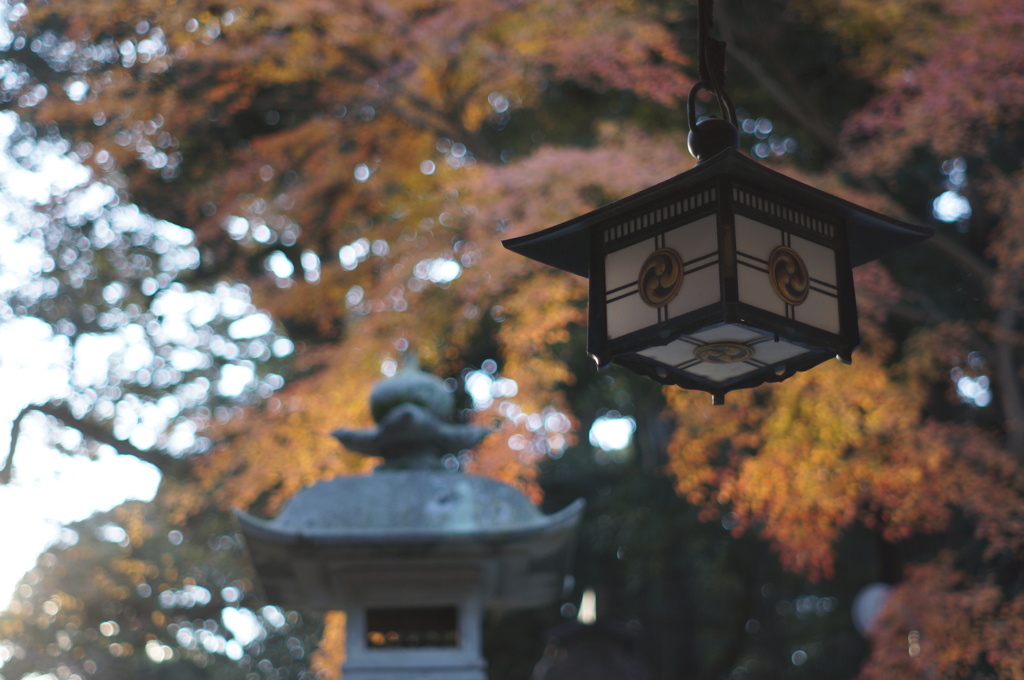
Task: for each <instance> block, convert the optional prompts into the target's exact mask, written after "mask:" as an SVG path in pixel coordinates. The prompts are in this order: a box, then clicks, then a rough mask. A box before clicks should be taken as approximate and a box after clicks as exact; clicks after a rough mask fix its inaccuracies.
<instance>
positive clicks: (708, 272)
mask: <svg viewBox="0 0 1024 680" xmlns="http://www.w3.org/2000/svg"><path fill="white" fill-rule="evenodd" d="M665 245H666V246H667V247H669V248H672V249H673V250H675V251H676V252H677V253H679V256H680V257H682V258H683V263H684V265H683V285H682V287H681V288H680V289H679V295H678V296H677V297H676V298H675V299H674V300H673V301H672V302H670V303H669V305H668V316H669V318H674V317H677V316H680V315H682V314H687V313H689V312H692V311H694V310H697V309H700V308H701V307H707V306H708V305H711V304H715V303H716V302H718V301H719V300H720V299H721V279H720V278H719V273H718V264H717V262H718V258H717V257H714V254H715V253H717V252H718V216H717V215H706V216H704V217H702V218H700V219H699V220H695V221H693V222H690V223H689V224H686V225H683V226H682V227H679V228H678V229H673V230H672V231H669V232H666V233H665ZM702 258H703V259H702ZM711 262H715V264H712V265H711V266H708V267H705V268H703V269H701V267H702V266H704V265H708V264H710V263H711Z"/></svg>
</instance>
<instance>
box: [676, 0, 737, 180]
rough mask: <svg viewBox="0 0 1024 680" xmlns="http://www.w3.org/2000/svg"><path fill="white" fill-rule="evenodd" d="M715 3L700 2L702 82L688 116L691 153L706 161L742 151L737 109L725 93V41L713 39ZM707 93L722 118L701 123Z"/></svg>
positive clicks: (699, 65) (692, 96)
mask: <svg viewBox="0 0 1024 680" xmlns="http://www.w3.org/2000/svg"><path fill="white" fill-rule="evenodd" d="M713 9H714V0H697V23H698V34H697V69H698V75H699V78H700V79H699V80H698V81H697V82H696V83H695V84H694V86H693V88H691V89H690V94H689V95H688V96H687V98H686V116H687V122H688V123H689V125H690V136H689V140H688V144H689V147H690V153H692V154H693V156H694V157H695V158H696V159H697V160H698V161H702V160H706V159H707V158H710V157H711V156H714V155H715V154H717V153H719V152H720V151H723V150H725V149H729V148H732V149H736V148H739V132H738V127H739V126H738V124H737V122H736V110H735V109H734V107H733V105H732V100H731V99H729V95H727V94H726V93H725V42H724V41H722V40H718V39H716V38H713V37H711V29H712V27H713V26H714V16H713ZM701 90H707V91H708V92H710V93H711V94H713V95H714V97H715V99H716V100H717V101H718V108H719V111H720V112H721V115H722V117H721V118H708V119H705V120H703V121H700V122H699V123H698V121H697V95H698V93H700V91H701Z"/></svg>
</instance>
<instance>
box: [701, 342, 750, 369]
mask: <svg viewBox="0 0 1024 680" xmlns="http://www.w3.org/2000/svg"><path fill="white" fill-rule="evenodd" d="M693 354H694V355H695V356H696V357H697V358H698V359H700V360H701V361H703V362H704V363H706V364H738V363H739V362H741V361H746V360H747V359H749V358H750V357H752V356H754V350H752V349H750V348H749V347H747V346H746V345H744V344H741V343H739V342H713V343H711V344H709V345H701V346H700V347H698V348H697V349H695V350H693Z"/></svg>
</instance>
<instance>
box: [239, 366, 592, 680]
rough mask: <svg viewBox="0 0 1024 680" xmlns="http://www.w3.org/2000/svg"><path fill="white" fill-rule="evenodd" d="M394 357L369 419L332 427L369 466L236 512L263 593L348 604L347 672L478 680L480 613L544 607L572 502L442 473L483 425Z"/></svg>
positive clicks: (562, 554)
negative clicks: (262, 514)
mask: <svg viewBox="0 0 1024 680" xmlns="http://www.w3.org/2000/svg"><path fill="white" fill-rule="evenodd" d="M454 411H455V400H454V397H453V395H452V394H451V392H450V391H449V390H447V389H446V388H445V386H444V383H443V382H442V381H441V380H439V379H438V378H436V377H434V376H430V375H428V374H426V373H423V372H422V371H420V370H419V369H418V368H417V367H416V366H415V365H412V366H407V367H406V368H405V369H403V370H402V371H401V372H400V373H399V374H398V375H397V376H395V377H394V378H391V379H389V380H385V381H382V382H381V383H379V384H378V385H377V386H376V387H375V388H374V390H373V394H372V396H371V412H372V414H373V417H374V420H375V421H376V426H375V427H373V428H370V429H366V430H346V429H341V430H337V431H335V432H333V433H332V435H333V436H334V437H335V438H337V439H338V440H339V441H340V442H342V444H344V445H345V446H346V447H348V448H349V449H351V450H353V451H356V452H358V453H363V454H365V455H370V456H375V457H380V458H382V459H383V460H384V462H383V463H382V464H381V465H380V466H378V467H377V468H376V470H375V471H374V473H373V474H371V475H362V476H348V477H338V478H335V479H331V480H327V481H322V482H318V483H316V484H314V485H312V486H310V487H307V488H305V489H303V490H301V491H299V492H298V493H297V494H296V495H295V496H294V497H293V498H292V499H291V500H289V501H288V502H286V503H285V505H284V506H283V508H282V509H281V512H280V513H279V514H278V516H277V517H274V518H273V519H263V518H259V517H255V516H253V515H250V514H249V513H246V512H242V511H237V512H236V515H237V517H238V521H239V524H240V526H241V531H242V534H243V535H244V536H245V539H246V544H247V547H248V550H249V554H250V557H251V558H252V561H253V563H254V565H255V567H256V572H257V576H258V579H259V581H260V583H261V585H262V589H263V591H264V593H265V595H266V598H267V600H269V601H270V602H273V603H275V604H280V605H284V606H286V607H289V608H297V609H317V610H335V609H342V610H345V611H346V613H347V615H348V616H347V626H348V630H347V634H346V662H345V666H344V669H343V672H344V674H345V677H346V679H347V680H361V679H366V680H370V679H379V680H401V679H403V678H410V679H411V678H416V679H417V680H427V679H430V680H433V679H436V680H485V678H486V674H485V670H484V669H485V667H486V663H485V662H484V660H483V657H482V654H481V640H480V636H481V627H482V612H483V608H485V607H489V608H527V607H537V606H542V605H546V604H550V603H552V602H555V601H556V600H557V598H558V597H559V596H560V594H561V591H562V589H563V583H564V580H565V575H566V573H567V570H568V567H569V562H570V559H571V555H572V551H573V546H574V543H575V535H576V530H577V527H578V525H579V523H580V520H581V519H582V513H583V507H584V503H583V501H582V500H578V501H576V502H575V503H573V504H571V505H569V506H568V507H566V508H565V509H563V510H561V511H560V512H556V513H554V514H552V515H544V514H542V513H541V512H540V510H539V509H538V508H537V507H536V506H534V505H533V504H532V503H531V502H530V501H529V499H527V498H526V496H524V495H523V494H522V493H521V492H520V491H519V490H517V489H515V488H513V487H511V486H509V485H507V484H504V483H502V482H499V481H496V480H493V479H487V478H484V477H477V476H473V475H466V474H462V473H459V472H452V471H448V470H445V468H444V466H443V465H442V463H441V461H442V459H443V458H444V457H445V456H448V455H457V454H459V453H461V452H463V451H466V450H468V449H470V448H471V447H473V446H475V445H476V444H477V443H479V442H480V441H481V440H482V439H483V438H484V437H485V436H487V435H488V434H490V431H489V430H487V429H486V428H482V427H479V426H476V425H471V424H460V423H456V422H453V415H454Z"/></svg>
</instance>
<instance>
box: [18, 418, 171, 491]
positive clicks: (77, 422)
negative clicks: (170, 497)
mask: <svg viewBox="0 0 1024 680" xmlns="http://www.w3.org/2000/svg"><path fill="white" fill-rule="evenodd" d="M30 411H35V412H37V413H42V414H43V415H47V416H51V417H53V418H56V419H57V420H59V421H60V422H61V423H63V424H64V425H65V426H67V427H70V428H73V429H75V430H78V431H79V432H81V433H82V436H83V437H86V438H88V439H91V440H93V441H95V442H96V443H98V444H104V445H106V446H109V447H111V448H112V449H114V450H115V451H117V453H118V454H119V455H122V456H132V457H133V458H137V459H138V460H140V461H142V462H144V463H149V464H150V465H152V466H153V467H155V468H156V469H158V470H160V473H161V474H163V475H168V474H170V475H177V474H182V473H184V472H186V471H187V469H188V461H187V459H184V458H175V457H174V456H171V455H170V454H168V453H166V452H164V451H162V450H159V449H150V450H148V451H146V450H143V449H140V448H138V447H136V446H134V445H132V444H131V443H130V442H126V441H122V440H120V439H118V438H117V437H115V436H114V435H113V433H112V432H110V431H109V430H107V429H106V428H104V427H103V426H101V425H99V424H98V423H95V422H92V421H89V420H85V419H83V418H79V417H78V416H76V415H75V414H74V413H72V412H71V409H70V408H69V407H68V405H67V404H65V403H63V402H58V401H50V402H47V403H45V404H30V405H29V406H26V407H25V408H23V409H22V410H21V412H19V413H18V415H17V416H16V417H15V418H14V421H13V423H12V424H11V444H10V447H9V449H8V452H7V460H6V462H5V463H4V467H3V469H0V485H4V484H9V483H10V481H11V476H12V471H13V467H14V450H15V448H16V447H17V445H18V437H19V435H20V433H21V421H22V419H23V418H24V417H25V416H26V415H27V414H28V413H29V412H30Z"/></svg>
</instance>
